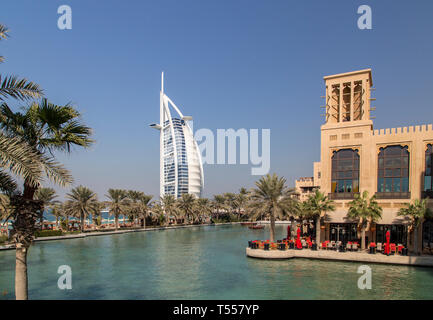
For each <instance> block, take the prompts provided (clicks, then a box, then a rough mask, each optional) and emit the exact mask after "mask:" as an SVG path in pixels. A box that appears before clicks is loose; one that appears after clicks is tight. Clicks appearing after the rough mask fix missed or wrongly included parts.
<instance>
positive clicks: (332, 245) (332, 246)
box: [331, 241, 337, 250]
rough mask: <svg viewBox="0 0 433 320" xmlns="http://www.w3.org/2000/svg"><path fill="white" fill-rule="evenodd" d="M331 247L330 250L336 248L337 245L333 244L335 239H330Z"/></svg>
mask: <svg viewBox="0 0 433 320" xmlns="http://www.w3.org/2000/svg"><path fill="white" fill-rule="evenodd" d="M331 249H332V250H336V249H337V247H336V245H335V241H331Z"/></svg>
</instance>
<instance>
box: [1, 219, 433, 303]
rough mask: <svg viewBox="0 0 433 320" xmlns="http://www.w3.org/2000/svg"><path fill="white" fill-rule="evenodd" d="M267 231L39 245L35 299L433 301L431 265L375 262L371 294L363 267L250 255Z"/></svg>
mask: <svg viewBox="0 0 433 320" xmlns="http://www.w3.org/2000/svg"><path fill="white" fill-rule="evenodd" d="M268 234H269V228H268V227H266V228H265V229H264V230H250V229H248V228H247V227H243V226H240V225H233V226H213V227H212V226H207V227H195V228H185V229H176V230H162V231H151V232H136V233H129V234H120V235H107V236H99V237H89V238H85V239H73V240H63V241H49V242H38V243H35V244H34V245H33V246H32V247H31V248H30V251H29V258H28V264H29V298H30V299H433V269H429V268H418V267H406V266H391V265H377V264H376V265H375V264H372V265H370V266H371V268H372V272H373V273H372V289H371V290H360V289H358V286H357V281H358V277H359V276H360V275H359V274H357V268H358V266H360V265H361V263H343V262H330V261H318V260H305V259H292V260H278V261H269V260H258V259H251V258H247V257H246V256H245V247H246V246H247V241H248V240H249V239H266V238H268ZM284 235H285V226H281V225H280V226H277V236H278V237H279V238H283V237H284ZM14 254H15V253H14V251H3V252H0V299H13V292H14V291H13V286H14V282H13V279H14V262H15V261H14V259H15V256H14ZM342 254H344V253H342ZM60 265H69V266H70V267H71V268H72V290H60V289H58V288H57V280H58V277H59V276H60V275H59V274H57V268H58V267H59V266H60Z"/></svg>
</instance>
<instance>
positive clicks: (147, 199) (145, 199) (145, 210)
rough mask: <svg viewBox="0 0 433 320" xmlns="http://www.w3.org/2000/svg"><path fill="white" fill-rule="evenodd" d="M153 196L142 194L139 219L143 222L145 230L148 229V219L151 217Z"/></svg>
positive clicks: (139, 203) (139, 204)
mask: <svg viewBox="0 0 433 320" xmlns="http://www.w3.org/2000/svg"><path fill="white" fill-rule="evenodd" d="M152 198H153V196H151V195H147V194H142V195H141V196H140V199H139V202H138V213H139V218H140V219H142V221H143V228H146V218H147V217H148V215H149V211H150V205H151V200H152Z"/></svg>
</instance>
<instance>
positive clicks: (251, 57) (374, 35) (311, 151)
mask: <svg viewBox="0 0 433 320" xmlns="http://www.w3.org/2000/svg"><path fill="white" fill-rule="evenodd" d="M63 4H67V5H70V6H71V8H72V30H59V29H58V28H57V19H58V17H59V16H60V15H59V14H57V8H58V7H59V6H60V5H63ZM363 4H367V5H370V6H371V8H372V14H373V15H372V17H373V29H372V30H360V29H358V27H357V20H358V17H359V16H360V15H358V14H357V9H358V7H359V6H360V5H363ZM0 22H1V23H3V24H6V25H7V26H8V27H9V29H10V35H11V37H10V39H9V40H7V41H1V42H0V55H3V56H5V57H6V62H5V63H3V64H1V65H0V68H1V69H0V71H1V73H2V74H16V75H19V76H24V77H27V78H28V79H30V80H32V81H35V82H37V83H38V84H39V85H40V86H41V87H42V88H43V89H44V92H45V95H46V97H48V98H49V99H50V100H51V101H52V102H54V103H56V104H64V103H67V102H70V101H72V102H73V103H74V104H75V105H76V106H77V108H78V109H79V110H80V111H81V112H82V113H83V116H84V119H85V122H86V123H87V124H88V125H89V126H91V127H92V128H93V129H94V138H95V139H96V141H97V142H96V143H95V145H94V146H92V147H91V148H90V149H89V150H87V151H83V150H80V149H77V150H76V151H75V152H73V153H72V154H71V155H68V156H59V157H58V158H59V160H61V161H62V162H63V163H64V164H65V165H66V167H67V168H68V169H70V170H71V172H72V174H73V176H74V178H75V185H78V184H83V185H86V186H88V187H90V188H91V189H93V190H94V191H96V192H98V194H99V195H100V198H101V199H103V198H104V197H103V196H104V194H105V193H106V190H107V189H108V188H125V189H136V190H142V191H144V192H146V193H150V194H154V195H157V194H158V193H159V136H158V132H156V131H155V130H152V129H151V128H149V127H148V125H149V124H150V123H153V122H158V120H159V90H160V73H161V71H164V72H165V78H166V80H165V91H166V93H167V95H168V96H169V97H170V98H171V99H172V100H173V101H174V102H175V103H176V104H177V105H178V106H179V107H180V108H181V109H182V111H183V113H184V114H186V115H192V116H193V117H194V128H195V129H198V128H209V129H211V130H216V129H217V128H234V129H238V128H246V129H250V128H258V129H262V128H269V129H271V172H276V173H277V174H279V175H282V176H284V177H286V178H287V181H288V184H289V185H291V186H293V185H294V180H295V178H297V177H299V176H311V175H312V162H313V161H318V160H320V151H319V147H320V125H321V124H322V123H323V121H324V118H323V117H321V116H320V114H321V113H323V109H321V108H320V105H322V104H323V99H321V98H320V96H322V95H324V84H323V76H325V75H329V74H334V73H342V72H348V71H352V70H357V69H364V68H372V69H373V83H374V86H375V88H376V91H375V93H374V95H373V96H374V97H376V98H377V101H376V103H375V104H374V105H375V106H376V107H377V111H375V112H373V115H374V116H376V120H374V121H375V122H374V126H375V128H389V127H398V126H406V125H418V124H427V123H432V122H433V105H432V104H433V102H432V93H433V77H432V74H433V39H432V34H433V1H430V0H428V1H396V0H381V1H377V0H376V1H352V0H326V1H308V0H304V1H289V0H284V1H277V0H273V1H264V0H262V1H258V0H173V1H166V0H157V1H156V0H152V1H108V0H105V1H78V0H62V1H55V0H46V1H34V0H31V1H30V0H29V1H21V0H15V1H7V2H4V3H2V4H1V11H0ZM250 167H251V166H250V165H205V167H204V172H205V190H204V195H205V196H208V197H211V196H212V195H213V194H215V193H221V192H226V191H231V192H235V191H237V190H238V189H239V188H240V187H242V186H245V187H248V188H249V187H252V186H253V184H254V181H255V180H257V179H258V178H259V177H257V176H252V175H251V173H250ZM67 191H68V190H67V189H66V190H65V189H59V193H60V194H61V195H63V194H64V193H65V192H67Z"/></svg>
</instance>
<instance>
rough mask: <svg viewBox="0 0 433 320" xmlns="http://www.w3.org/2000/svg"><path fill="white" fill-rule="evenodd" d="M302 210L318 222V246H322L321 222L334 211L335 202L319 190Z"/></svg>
mask: <svg viewBox="0 0 433 320" xmlns="http://www.w3.org/2000/svg"><path fill="white" fill-rule="evenodd" d="M302 208H303V209H304V210H305V211H306V212H305V213H306V215H307V216H308V217H311V218H313V219H315V220H316V244H317V245H319V244H320V221H321V219H322V217H323V216H324V215H325V213H326V212H328V211H334V210H335V206H334V201H332V200H330V199H328V197H327V196H325V195H324V194H323V193H322V192H320V191H319V190H318V189H316V190H315V191H314V193H313V194H311V195H310V196H309V197H308V199H307V200H306V202H305V204H304V205H302Z"/></svg>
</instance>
